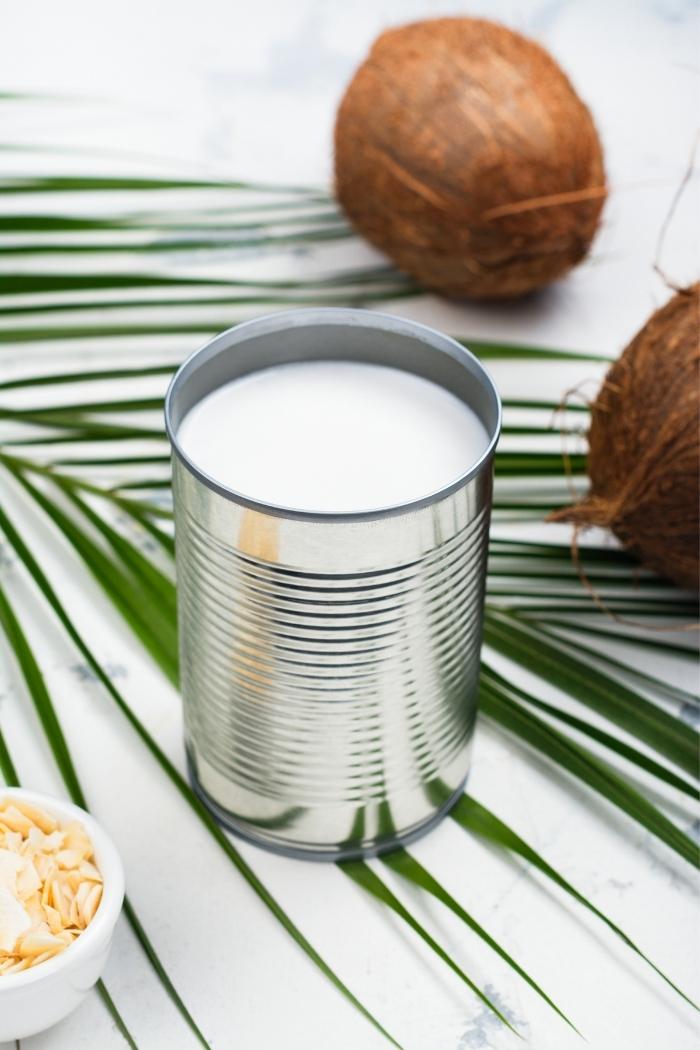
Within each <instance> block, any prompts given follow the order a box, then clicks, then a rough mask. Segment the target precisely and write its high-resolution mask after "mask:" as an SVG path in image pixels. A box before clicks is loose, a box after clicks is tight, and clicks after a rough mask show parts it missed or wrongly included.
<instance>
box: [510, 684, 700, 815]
mask: <svg viewBox="0 0 700 1050" xmlns="http://www.w3.org/2000/svg"><path fill="white" fill-rule="evenodd" d="M496 677H498V676H496ZM508 691H509V692H510V693H511V694H512V695H513V696H516V697H517V698H518V699H519V700H523V701H525V703H527V704H530V706H531V707H535V708H537V709H538V710H539V711H542V712H544V713H545V714H547V715H551V717H552V718H556V719H558V721H560V722H564V724H565V725H568V726H570V727H571V728H572V729H576V730H577V731H578V732H579V733H584V734H585V735H586V736H589V737H590V738H591V740H596V741H597V742H598V743H599V744H602V745H603V746H604V747H606V748H608V750H610V751H614V752H615V753H616V754H618V755H620V756H621V757H622V758H625V759H627V761H628V762H632V763H633V764H634V765H636V766H639V768H640V769H643V770H645V772H647V773H651V774H652V776H655V777H657V778H658V779H659V780H663V781H665V783H667V784H670V786H671V787H674V788H676V789H677V790H678V791H682V792H683V794H685V795H688V796H689V797H690V798H692V799H695V800H696V801H698V800H700V790H698V787H697V786H696V785H695V784H691V783H690V782H689V781H687V780H684V779H683V777H679V776H678V775H677V774H676V773H674V772H673V770H672V769H667V768H666V766H662V765H661V764H660V763H659V762H656V761H655V760H654V759H653V758H650V757H649V756H648V755H645V754H644V752H643V751H639V750H638V749H637V748H635V747H631V746H630V745H629V744H627V743H625V741H624V740H618V738H617V737H615V736H613V735H612V734H611V733H606V732H605V731H604V730H602V729H599V728H598V726H594V725H593V724H592V723H591V722H587V721H586V720H585V719H583V718H576V716H575V715H571V714H569V713H568V711H563V710H562V709H561V708H560V707H555V706H554V704H548V703H546V702H545V701H544V700H539V699H537V698H536V697H534V696H532V695H531V694H530V693H528V692H526V691H525V690H524V689H521V688H520V686H516V685H515V684H514V683H513V682H508Z"/></svg>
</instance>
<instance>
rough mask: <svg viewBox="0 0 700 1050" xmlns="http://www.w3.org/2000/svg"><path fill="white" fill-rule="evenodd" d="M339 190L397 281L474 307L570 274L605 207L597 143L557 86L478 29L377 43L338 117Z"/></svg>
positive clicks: (578, 108)
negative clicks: (474, 302)
mask: <svg viewBox="0 0 700 1050" xmlns="http://www.w3.org/2000/svg"><path fill="white" fill-rule="evenodd" d="M335 184H336V194H337V198H338V201H339V202H340V204H341V206H342V208H343V209H344V211H345V213H346V214H347V216H348V218H349V220H350V222H351V223H352V225H353V226H354V227H355V228H356V229H357V230H358V231H359V232H360V233H361V234H362V235H363V236H364V237H366V238H367V240H369V241H370V242H371V243H372V244H374V245H375V246H376V247H378V248H379V249H380V250H381V251H383V252H384V253H385V254H386V255H388V256H389V257H390V258H391V259H392V260H393V261H394V263H395V264H396V265H397V266H398V267H399V268H400V269H401V270H404V271H405V272H406V273H408V274H411V275H412V276H413V277H414V278H415V279H416V280H417V281H418V282H419V283H420V284H421V285H423V286H424V287H426V288H428V289H432V290H435V291H437V292H439V293H442V294H443V295H446V296H451V297H474V298H482V299H501V298H507V297H510V296H517V295H521V294H522V293H524V292H529V291H531V290H532V289H535V288H539V287H541V286H542V285H545V284H548V283H549V282H550V281H554V280H555V279H556V278H558V277H561V276H562V274H564V273H566V272H567V270H569V269H571V267H572V266H575V265H576V263H578V262H579V261H580V260H581V259H583V258H584V256H585V255H586V253H587V251H588V248H589V246H590V244H591V241H592V239H593V236H594V234H595V231H596V228H597V226H598V221H599V218H600V213H601V209H602V206H603V201H604V197H605V176H604V171H603V153H602V148H601V145H600V141H599V138H598V134H597V132H596V129H595V126H594V123H593V120H592V118H591V114H590V113H589V111H588V109H587V108H586V106H585V105H584V103H583V102H582V101H581V99H580V98H579V97H578V95H577V94H576V92H575V91H574V89H573V87H572V85H571V83H570V81H569V80H568V78H567V77H566V75H565V74H564V72H563V71H562V70H561V69H560V67H559V66H558V65H557V63H556V62H555V61H554V59H553V58H552V57H551V56H550V55H549V54H548V53H547V52H546V51H545V50H544V49H543V48H542V47H540V46H539V45H538V44H535V43H533V41H531V40H528V39H526V38H525V37H523V36H521V35H520V34H519V33H514V32H512V31H511V30H509V29H506V28H505V27H503V26H501V25H497V24H495V23H493V22H488V21H484V20H481V19H474V18H439V19H434V20H430V21H424V22H415V23H413V24H411V25H405V26H401V27H400V28H397V29H390V30H388V31H387V32H385V33H383V34H382V35H381V36H380V37H379V38H378V39H377V40H376V41H375V43H374V44H373V46H372V49H371V51H370V53H369V56H368V57H367V59H366V61H365V62H364V63H363V64H362V65H361V66H360V68H359V69H358V70H357V72H356V73H355V76H354V77H353V79H352V82H351V83H350V85H349V87H348V89H347V91H346V93H345V96H344V98H343V100H342V102H341V104H340V107H339V109H338V115H337V121H336V127H335Z"/></svg>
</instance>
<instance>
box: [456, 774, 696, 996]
mask: <svg viewBox="0 0 700 1050" xmlns="http://www.w3.org/2000/svg"><path fill="white" fill-rule="evenodd" d="M450 817H451V818H452V819H453V820H454V821H455V822H456V823H457V824H459V825H460V827H462V828H464V830H465V831H469V832H473V833H474V834H475V835H479V836H480V837H481V838H484V839H487V840H488V841H489V842H491V843H492V844H493V845H494V846H498V848H499V849H506V850H510V851H511V852H512V853H516V854H518V856H520V857H522V858H523V860H525V861H526V862H527V863H528V864H531V865H532V866H533V867H534V868H537V870H538V871H541V872H542V874H543V875H546V876H547V878H548V879H551V881H552V882H554V883H556V885H557V886H559V887H560V888H561V889H563V890H565V891H566V893H568V894H569V895H570V896H571V897H573V899H574V900H575V901H578V903H579V904H582V905H583V907H584V908H587V909H588V911H590V912H591V913H592V914H593V915H595V916H596V917H597V918H598V919H600V920H601V922H604V923H605V925H606V926H607V927H608V929H609V930H612V932H613V933H614V934H615V936H616V937H619V938H620V940H621V941H623V942H624V943H625V944H626V945H627V947H628V948H631V949H632V951H633V952H635V953H636V954H637V955H638V956H639V957H640V958H641V959H643V960H644V962H645V963H647V964H648V965H649V966H651V968H652V970H654V971H655V972H656V973H657V974H658V975H659V977H661V978H662V979H663V980H664V981H665V982H666V984H668V985H669V986H670V987H671V988H673V990H674V992H677V993H678V995H680V996H681V998H682V999H685V1001H686V1002H687V1003H689V1004H690V1005H691V1006H692V1007H694V1008H695V1009H696V1010H697V1009H698V1006H697V1005H696V1004H695V1003H694V1002H693V1000H692V999H690V998H689V997H688V996H687V995H686V994H685V992H682V991H681V989H680V988H679V987H678V986H677V985H675V984H674V983H673V981H672V980H671V979H670V978H669V977H667V976H666V974H665V973H663V971H662V970H660V969H659V967H658V966H657V965H656V964H655V963H653V962H652V961H651V959H650V958H649V957H648V955H645V954H644V952H643V951H642V950H641V948H638V947H637V945H636V944H635V943H634V941H632V940H631V939H630V938H629V937H628V936H627V934H626V933H625V932H624V931H623V930H621V929H620V927H619V926H617V925H616V924H615V923H614V922H613V921H612V920H611V919H609V918H608V917H607V915H605V914H604V913H603V912H602V911H600V910H599V909H598V908H596V906H595V904H592V903H591V901H589V900H588V899H587V898H586V897H584V896H583V895H582V894H581V893H579V891H578V890H577V889H575V887H574V886H572V885H571V883H570V882H567V880H566V879H565V878H564V877H563V876H562V875H560V874H559V872H558V871H556V869H555V868H553V867H552V866H551V864H548V863H547V861H546V860H545V859H544V857H542V856H540V854H539V853H537V852H536V851H535V850H534V849H533V848H532V846H529V845H528V843H527V842H525V840H524V839H522V838H520V836H519V835H518V834H517V833H516V832H515V831H513V830H512V828H509V827H508V825H507V824H504V822H503V821H502V820H501V819H500V818H499V817H497V816H496V815H495V814H494V813H492V812H491V811H490V810H488V809H486V807H485V806H483V805H482V804H481V803H480V802H478V801H477V800H476V799H475V798H474V797H473V796H471V795H468V794H466V793H465V794H464V795H462V797H461V798H459V799H458V800H457V802H456V804H455V805H454V806H453V807H452V809H451V810H450Z"/></svg>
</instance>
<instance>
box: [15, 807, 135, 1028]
mask: <svg viewBox="0 0 700 1050" xmlns="http://www.w3.org/2000/svg"><path fill="white" fill-rule="evenodd" d="M8 797H10V798H18V799H23V800H25V801H26V802H29V803H31V804H32V805H36V806H39V807H41V808H42V809H45V810H46V812H47V813H51V815H52V816H54V817H56V818H57V819H58V820H59V821H60V822H61V824H65V823H67V822H69V821H71V820H77V821H79V822H80V823H81V824H82V825H83V827H84V828H85V831H86V832H87V834H88V836H89V838H90V840H91V841H92V844H93V846H94V850H95V862H96V864H97V867H98V868H99V871H100V873H101V875H102V878H103V880H104V886H103V890H102V899H101V900H100V904H99V907H98V909H97V911H96V912H95V916H94V918H93V920H92V922H91V923H90V925H89V926H88V927H87V929H85V930H84V932H83V933H81V935H80V937H78V939H77V940H76V941H74V942H73V944H71V945H70V947H69V948H66V949H65V951H63V952H61V954H60V955H57V956H55V957H54V958H53V959H49V960H47V961H46V962H43V963H39V964H38V966H35V967H32V968H31V969H29V970H23V971H21V972H20V973H13V974H7V975H4V976H3V975H1V974H0V1043H2V1042H5V1041H12V1040H14V1039H22V1038H24V1037H25V1036H29V1035H34V1034H35V1033H36V1032H42V1031H43V1030H44V1029H45V1028H49V1027H50V1026H51V1025H52V1024H56V1022H57V1021H60V1020H61V1019H62V1018H64V1017H66V1015H67V1014H69V1013H70V1012H71V1011H72V1010H74V1009H75V1008H76V1006H78V1005H79V1003H80V1002H82V1000H83V999H84V998H85V996H86V995H87V993H88V992H89V991H90V989H91V988H92V986H93V985H94V984H95V982H96V981H97V979H98V978H99V976H100V974H101V973H102V970H103V969H104V966H105V963H106V961H107V955H108V953H109V948H110V944H111V942H112V934H113V932H114V927H115V924H116V921H117V919H118V918H119V913H120V911H121V907H122V901H123V900H124V869H123V867H122V862H121V860H120V859H119V854H118V853H117V851H116V849H115V847H114V845H113V844H112V842H111V840H110V839H109V838H108V836H107V835H106V834H105V832H104V831H103V830H102V828H101V827H100V825H99V824H98V823H97V821H95V820H93V818H92V817H91V816H90V814H89V813H86V812H85V810H84V809H80V808H79V807H78V806H74V805H72V804H71V803H70V802H65V801H64V800H63V799H58V798H52V797H51V796H50V795H40V794H37V792H35V791H25V790H24V788H6V787H2V786H0V799H2V798H8Z"/></svg>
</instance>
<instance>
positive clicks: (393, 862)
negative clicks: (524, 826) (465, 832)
mask: <svg viewBox="0 0 700 1050" xmlns="http://www.w3.org/2000/svg"><path fill="white" fill-rule="evenodd" d="M380 860H381V861H382V862H383V863H384V864H386V866H387V867H388V868H391V870H392V871H395V872H397V873H398V874H399V875H401V876H403V878H405V879H407V880H408V881H409V882H411V883H413V885H414V886H418V887H420V889H422V890H425V892H426V893H430V894H431V895H432V896H433V897H435V898H436V899H437V900H439V901H442V903H443V904H444V905H445V906H446V907H447V908H449V909H450V911H451V912H453V913H454V914H455V915H456V916H457V917H458V918H459V919H461V920H462V922H463V923H465V925H466V926H468V927H469V929H470V930H473V931H474V933H476V934H478V936H479V937H481V939H482V940H483V941H485V942H486V944H488V946H489V947H490V948H492V949H493V950H494V951H495V952H496V954H497V955H500V957H501V958H502V959H503V960H504V961H505V962H507V963H508V965H509V966H511V967H512V968H513V969H514V970H515V972H516V973H517V974H519V975H520V976H521V977H522V979H523V980H524V981H527V983H528V984H529V985H530V987H531V988H533V989H534V991H536V992H537V994H538V995H539V996H541V997H542V999H544V1001H545V1002H546V1003H547V1004H548V1005H549V1006H551V1007H552V1009H553V1010H555V1011H556V1013H558V1014H559V1016H560V1017H561V1018H563V1020H564V1021H566V1023H567V1024H568V1025H569V1026H570V1027H571V1028H573V1029H574V1031H575V1032H578V1029H577V1028H576V1026H575V1025H574V1024H573V1023H572V1022H571V1021H570V1020H569V1018H568V1017H567V1016H566V1014H565V1013H563V1012H562V1011H561V1010H560V1009H559V1007H558V1006H557V1005H556V1003H554V1002H553V1001H552V1000H551V999H550V998H549V996H548V995H547V993H546V992H544V991H543V990H542V989H541V988H540V986H539V985H538V984H537V982H536V981H534V980H533V979H532V977H530V976H529V974H527V973H526V972H525V970H523V968H522V967H521V966H520V965H519V964H518V963H517V962H516V961H515V959H513V957H512V956H511V955H509V954H508V952H506V951H505V949H503V948H502V947H501V946H500V944H498V942H497V941H495V940H494V939H493V937H491V935H490V934H489V933H487V932H486V930H485V929H484V927H483V926H481V925H480V924H479V923H478V922H477V921H476V919H475V918H474V917H473V916H472V915H470V914H469V912H468V911H467V910H466V908H463V907H462V905H461V904H460V903H459V902H458V901H456V900H455V899H454V897H453V896H452V895H451V894H449V893H448V892H447V890H446V889H444V887H442V886H441V885H440V883H439V882H438V881H437V879H435V878H434V877H433V876H432V875H431V874H430V872H429V871H427V869H426V868H424V867H423V865H422V864H420V863H419V862H418V861H417V860H416V858H415V857H414V856H413V855H412V854H411V853H408V851H407V850H405V849H402V848H399V849H397V850H395V851H394V852H393V853H386V854H384V855H383V856H382V857H380ZM578 1034H579V1035H580V1033H578Z"/></svg>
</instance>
